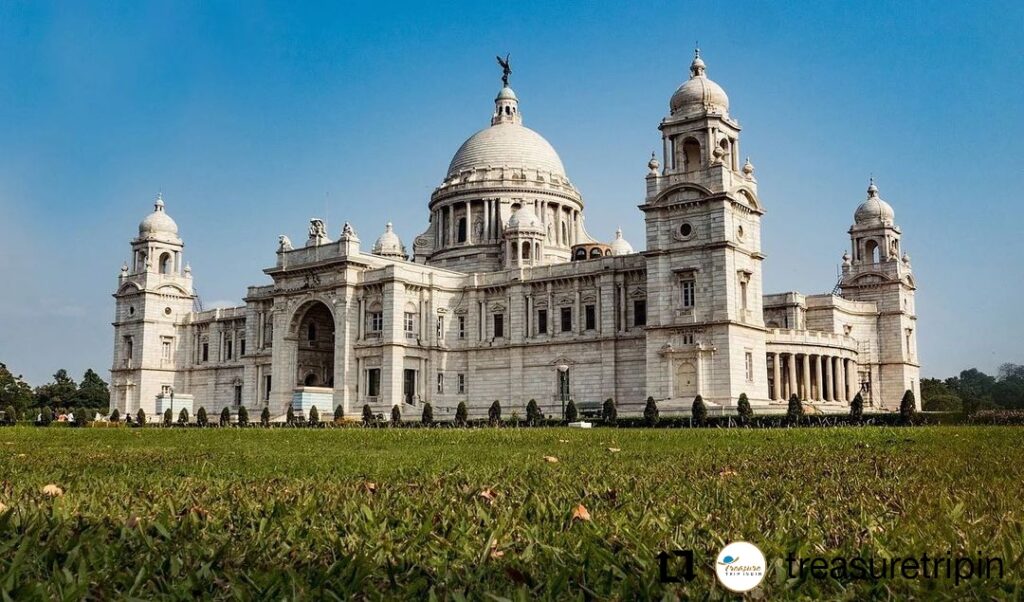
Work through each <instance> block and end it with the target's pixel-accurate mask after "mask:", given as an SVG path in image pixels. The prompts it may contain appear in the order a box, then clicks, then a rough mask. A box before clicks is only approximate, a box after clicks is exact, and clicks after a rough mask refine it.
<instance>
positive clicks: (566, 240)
mask: <svg viewBox="0 0 1024 602" xmlns="http://www.w3.org/2000/svg"><path fill="white" fill-rule="evenodd" d="M562 244H563V245H567V244H569V226H567V225H566V224H565V222H562Z"/></svg>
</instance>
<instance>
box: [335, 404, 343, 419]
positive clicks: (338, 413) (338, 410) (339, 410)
mask: <svg viewBox="0 0 1024 602" xmlns="http://www.w3.org/2000/svg"><path fill="white" fill-rule="evenodd" d="M344 419H345V408H343V407H342V406H341V405H340V404H339V405H338V407H336V408H334V424H338V423H340V422H341V421H343V420H344Z"/></svg>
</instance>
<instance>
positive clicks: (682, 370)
mask: <svg viewBox="0 0 1024 602" xmlns="http://www.w3.org/2000/svg"><path fill="white" fill-rule="evenodd" d="M658 129H659V130H661V134H662V143H663V156H662V158H663V165H664V167H663V169H662V170H660V171H659V167H661V164H659V163H658V161H656V160H654V159H652V161H651V162H650V163H649V164H648V167H649V168H650V173H649V174H648V176H647V198H646V201H645V203H644V204H643V205H641V206H640V209H641V210H642V211H643V212H644V215H645V221H646V224H647V251H646V252H645V255H646V256H647V283H648V290H647V299H648V311H647V327H646V330H647V381H648V395H651V396H653V397H654V398H655V399H665V400H670V403H673V404H675V403H678V404H680V405H679V407H681V408H689V404H690V403H691V402H692V401H693V398H694V396H696V395H698V394H699V395H701V396H702V397H703V398H704V399H705V401H707V402H710V403H712V404H715V405H719V406H735V405H736V403H737V399H738V398H739V396H740V394H741V393H746V394H747V396H748V397H749V398H750V400H751V403H754V404H758V403H767V400H768V382H767V368H766V360H765V328H764V320H763V315H762V310H761V262H762V261H763V259H764V255H762V254H761V215H762V214H763V213H764V211H763V208H762V206H761V203H760V200H759V199H758V196H757V181H756V180H755V179H754V170H753V166H752V165H751V164H750V163H749V161H748V162H746V163H745V164H743V165H741V164H740V162H739V132H740V126H739V124H738V123H737V122H736V121H735V120H734V119H733V118H732V117H731V116H730V115H729V97H728V96H727V95H726V93H725V91H724V90H723V89H722V88H721V87H720V86H719V85H718V84H716V83H715V82H713V81H711V80H710V79H709V78H708V76H707V73H706V66H705V64H704V61H703V60H702V59H701V56H700V51H699V50H697V51H696V53H695V56H694V59H693V62H692V63H691V64H690V77H689V79H688V80H687V81H686V82H684V83H683V84H682V85H681V86H680V87H679V88H678V89H677V90H676V92H675V93H674V94H673V95H672V99H671V101H670V103H669V115H668V116H667V117H665V118H664V119H663V120H662V122H661V124H660V125H659V126H658Z"/></svg>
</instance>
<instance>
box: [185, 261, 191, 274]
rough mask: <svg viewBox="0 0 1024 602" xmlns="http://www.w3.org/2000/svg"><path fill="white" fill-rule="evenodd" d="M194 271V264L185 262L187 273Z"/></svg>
mask: <svg viewBox="0 0 1024 602" xmlns="http://www.w3.org/2000/svg"><path fill="white" fill-rule="evenodd" d="M191 273H192V264H191V263H188V262H185V275H186V276H188V275H189V274H191Z"/></svg>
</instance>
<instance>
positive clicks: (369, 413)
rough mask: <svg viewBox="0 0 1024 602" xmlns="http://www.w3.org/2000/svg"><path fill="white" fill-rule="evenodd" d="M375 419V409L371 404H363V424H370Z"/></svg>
mask: <svg viewBox="0 0 1024 602" xmlns="http://www.w3.org/2000/svg"><path fill="white" fill-rule="evenodd" d="M374 421H375V417H374V415H373V410H372V409H370V404H368V403H364V404H363V426H370V425H371V424H373V423H374Z"/></svg>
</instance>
